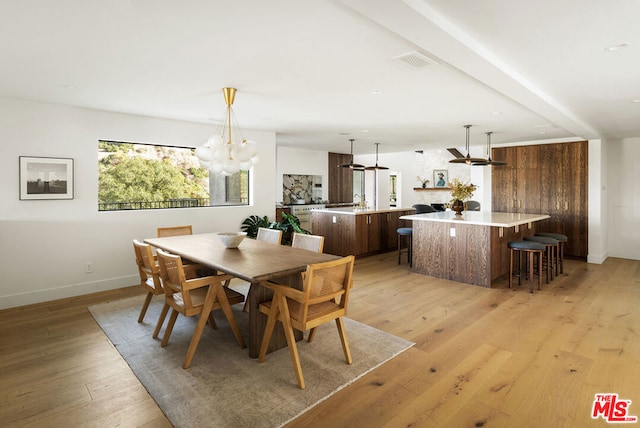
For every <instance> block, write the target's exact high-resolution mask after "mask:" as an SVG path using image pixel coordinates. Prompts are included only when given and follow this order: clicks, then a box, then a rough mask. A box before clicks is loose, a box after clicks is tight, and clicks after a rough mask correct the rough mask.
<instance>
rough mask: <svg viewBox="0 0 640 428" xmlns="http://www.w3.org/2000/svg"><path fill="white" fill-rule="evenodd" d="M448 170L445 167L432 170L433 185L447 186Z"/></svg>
mask: <svg viewBox="0 0 640 428" xmlns="http://www.w3.org/2000/svg"><path fill="white" fill-rule="evenodd" d="M448 186H449V171H447V170H446V169H434V170H433V187H448Z"/></svg>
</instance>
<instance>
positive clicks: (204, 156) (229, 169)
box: [196, 88, 258, 175]
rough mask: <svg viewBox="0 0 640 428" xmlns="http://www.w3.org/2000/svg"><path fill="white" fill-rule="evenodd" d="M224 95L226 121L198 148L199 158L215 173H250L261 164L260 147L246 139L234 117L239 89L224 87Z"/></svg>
mask: <svg viewBox="0 0 640 428" xmlns="http://www.w3.org/2000/svg"><path fill="white" fill-rule="evenodd" d="M222 93H223V94H224V100H225V102H226V103H227V108H226V111H225V116H226V118H225V121H224V123H222V124H221V125H220V127H219V128H218V129H217V130H216V132H215V134H214V135H212V136H211V137H209V139H208V140H207V142H206V143H204V144H203V145H202V146H200V147H198V148H196V156H197V157H198V160H199V161H200V164H201V165H202V166H203V167H205V168H208V169H209V171H210V172H211V173H212V174H221V175H233V174H235V173H237V172H238V171H241V170H242V171H248V170H250V169H251V168H252V167H253V165H254V164H255V163H256V162H258V157H257V155H256V154H257V146H256V143H255V142H254V141H250V140H246V139H245V138H244V136H243V135H242V130H241V129H240V126H239V125H238V121H237V120H236V118H235V115H234V114H233V109H232V108H231V106H232V105H233V101H234V99H235V96H236V88H222ZM232 125H233V126H232Z"/></svg>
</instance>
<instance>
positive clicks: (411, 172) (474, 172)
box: [354, 150, 491, 209]
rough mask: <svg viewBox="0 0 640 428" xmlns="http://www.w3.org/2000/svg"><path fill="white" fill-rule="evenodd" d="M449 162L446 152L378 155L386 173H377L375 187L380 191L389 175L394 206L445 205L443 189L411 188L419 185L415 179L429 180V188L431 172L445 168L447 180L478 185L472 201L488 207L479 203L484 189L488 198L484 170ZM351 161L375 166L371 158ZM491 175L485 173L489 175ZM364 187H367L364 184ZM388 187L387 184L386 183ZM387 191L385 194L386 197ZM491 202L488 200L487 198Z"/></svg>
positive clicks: (358, 157) (445, 199) (357, 156)
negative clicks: (393, 186) (392, 180)
mask: <svg viewBox="0 0 640 428" xmlns="http://www.w3.org/2000/svg"><path fill="white" fill-rule="evenodd" d="M451 159H453V156H452V155H451V154H450V153H449V152H448V151H446V150H424V152H423V153H422V154H420V153H416V152H399V153H381V154H379V155H378V164H379V165H383V166H386V167H387V168H389V171H382V173H379V177H378V180H379V188H381V189H383V188H384V186H385V183H384V182H383V180H384V179H385V178H386V180H387V183H388V176H389V174H397V175H398V186H397V193H398V202H397V206H398V207H404V208H408V207H411V206H412V205H414V204H431V203H445V202H449V201H450V200H451V192H447V191H443V190H426V191H422V190H420V191H416V190H413V188H414V187H420V186H421V184H420V182H419V181H418V177H423V178H428V179H429V180H430V182H429V187H433V184H434V179H433V171H434V170H436V169H446V170H447V171H448V173H449V180H452V179H454V178H458V179H459V180H462V181H471V182H472V183H473V184H476V185H478V186H479V187H478V189H477V190H476V191H475V193H474V195H473V199H474V200H477V201H480V202H481V204H482V207H483V209H484V207H489V209H490V207H491V203H489V204H488V205H485V204H484V203H483V200H484V198H485V194H486V193H487V189H488V192H489V198H490V197H491V193H490V191H491V182H489V187H488V188H487V187H485V185H484V183H485V179H484V170H486V169H487V168H484V167H478V166H469V165H465V164H453V163H449V161H450V160H451ZM354 160H355V162H357V163H359V164H363V165H367V166H368V165H375V163H376V158H375V154H373V155H356V156H354ZM490 175H491V174H489V176H490ZM367 180H371V178H370V175H367ZM367 187H369V186H368V185H367ZM386 187H388V184H386ZM388 193H389V192H388V190H387V191H386V194H387V195H388ZM367 200H368V201H372V200H373V197H370V196H369V195H367ZM489 201H491V199H489Z"/></svg>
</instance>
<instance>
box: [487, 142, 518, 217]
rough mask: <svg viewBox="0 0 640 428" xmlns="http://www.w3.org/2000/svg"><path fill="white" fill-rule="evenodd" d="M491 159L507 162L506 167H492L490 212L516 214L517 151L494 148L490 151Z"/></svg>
mask: <svg viewBox="0 0 640 428" xmlns="http://www.w3.org/2000/svg"><path fill="white" fill-rule="evenodd" d="M491 158H492V159H495V160H500V161H504V162H507V164H506V165H498V166H494V167H492V168H493V169H492V177H491V195H492V200H491V210H492V211H494V212H517V207H516V203H517V186H516V168H517V165H516V161H517V150H516V148H515V147H499V148H495V149H492V151H491Z"/></svg>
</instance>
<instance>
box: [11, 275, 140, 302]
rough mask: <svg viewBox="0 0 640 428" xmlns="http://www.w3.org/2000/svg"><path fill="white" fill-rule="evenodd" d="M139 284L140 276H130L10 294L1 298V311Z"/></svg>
mask: <svg viewBox="0 0 640 428" xmlns="http://www.w3.org/2000/svg"><path fill="white" fill-rule="evenodd" d="M138 283H140V277H139V276H138V275H129V276H123V277H120V278H108V279H104V280H99V281H91V282H83V283H79V284H70V285H66V286H63V287H56V288H49V289H44V290H37V291H31V292H28V293H18V294H10V295H6V296H0V309H8V308H16V307H18V306H25V305H32V304H34V303H42V302H48V301H51V300H58V299H64V298H67V297H75V296H82V295H84V294H91V293H96V292H98V291H106V290H113V289H116V288H123V287H130V286H132V285H136V284H138Z"/></svg>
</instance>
